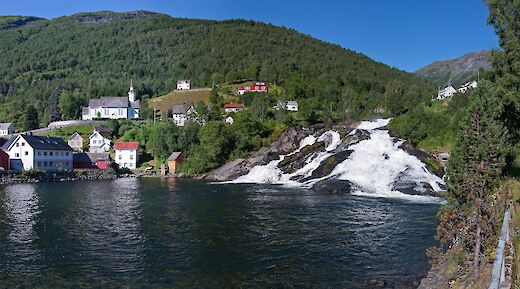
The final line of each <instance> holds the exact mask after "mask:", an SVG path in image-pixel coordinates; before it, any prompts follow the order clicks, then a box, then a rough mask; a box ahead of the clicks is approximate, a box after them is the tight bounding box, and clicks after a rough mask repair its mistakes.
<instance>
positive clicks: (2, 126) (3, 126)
mask: <svg viewBox="0 0 520 289" xmlns="http://www.w3.org/2000/svg"><path fill="white" fill-rule="evenodd" d="M12 124H13V123H12V122H4V123H0V129H1V130H6V129H8V128H9V127H10V126H11V125H12Z"/></svg>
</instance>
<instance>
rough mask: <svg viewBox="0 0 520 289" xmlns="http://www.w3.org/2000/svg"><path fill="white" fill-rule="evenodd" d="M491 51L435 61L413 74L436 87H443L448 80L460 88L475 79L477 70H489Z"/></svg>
mask: <svg viewBox="0 0 520 289" xmlns="http://www.w3.org/2000/svg"><path fill="white" fill-rule="evenodd" d="M490 58H491V51H487V50H484V51H480V52H473V53H468V54H466V55H463V56H461V57H459V58H456V59H452V60H444V61H436V62H434V63H432V64H430V65H427V66H425V67H423V68H421V69H419V70H417V71H416V72H415V74H416V75H418V76H420V77H423V78H425V79H428V80H430V81H432V82H434V83H436V84H437V85H440V86H444V85H446V84H447V83H448V82H449V81H450V80H451V81H452V83H453V85H455V86H460V85H461V84H464V83H466V82H468V81H470V80H475V79H476V78H477V71H478V70H481V71H482V70H484V71H486V70H489V69H491V60H490Z"/></svg>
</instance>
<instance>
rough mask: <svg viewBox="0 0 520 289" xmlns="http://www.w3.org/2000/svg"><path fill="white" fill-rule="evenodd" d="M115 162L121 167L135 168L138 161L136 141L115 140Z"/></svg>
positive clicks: (137, 144)
mask: <svg viewBox="0 0 520 289" xmlns="http://www.w3.org/2000/svg"><path fill="white" fill-rule="evenodd" d="M114 148H115V149H116V159H115V162H116V164H118V165H119V168H121V169H132V170H133V169H135V168H137V164H138V163H139V152H138V150H139V143H138V142H116V144H115V145H114Z"/></svg>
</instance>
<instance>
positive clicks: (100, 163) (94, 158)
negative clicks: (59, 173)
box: [73, 153, 112, 169]
mask: <svg viewBox="0 0 520 289" xmlns="http://www.w3.org/2000/svg"><path fill="white" fill-rule="evenodd" d="M73 163H74V168H75V169H109V168H110V167H111V166H112V160H111V159H110V155H109V154H108V153H75V154H74V155H73Z"/></svg>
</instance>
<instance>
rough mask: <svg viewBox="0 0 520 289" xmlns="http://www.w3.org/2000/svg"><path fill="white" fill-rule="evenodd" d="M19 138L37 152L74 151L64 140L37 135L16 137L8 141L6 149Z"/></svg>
mask: <svg viewBox="0 0 520 289" xmlns="http://www.w3.org/2000/svg"><path fill="white" fill-rule="evenodd" d="M18 137H21V138H23V139H25V141H27V144H29V146H31V147H32V148H33V149H36V150H57V151H72V148H71V147H70V146H69V145H68V144H67V143H66V142H65V141H64V140H63V139H62V138H59V137H48V136H35V135H18V136H14V137H12V138H11V139H9V141H7V143H6V145H7V144H8V145H7V147H6V149H8V148H10V147H11V146H12V145H13V143H14V142H15V141H16V139H18Z"/></svg>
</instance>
